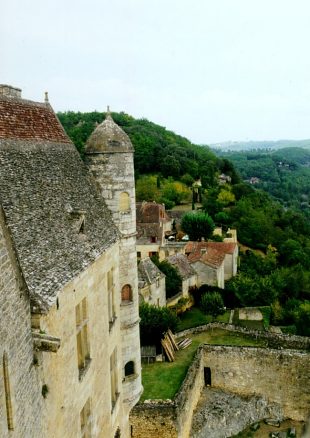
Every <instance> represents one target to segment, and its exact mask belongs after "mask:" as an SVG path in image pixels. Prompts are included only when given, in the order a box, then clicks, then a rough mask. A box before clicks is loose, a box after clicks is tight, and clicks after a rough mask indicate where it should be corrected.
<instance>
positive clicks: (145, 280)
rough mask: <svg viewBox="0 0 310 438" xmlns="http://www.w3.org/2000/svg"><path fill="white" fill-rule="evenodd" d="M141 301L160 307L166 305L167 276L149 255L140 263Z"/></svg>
mask: <svg viewBox="0 0 310 438" xmlns="http://www.w3.org/2000/svg"><path fill="white" fill-rule="evenodd" d="M138 278H139V298H140V302H145V303H148V304H153V305H155V306H158V307H163V306H165V305H166V276H165V274H163V273H162V272H161V271H160V270H159V269H158V268H157V266H156V265H155V263H153V262H152V260H151V259H150V258H149V257H146V258H145V259H143V260H141V261H140V262H139V265H138Z"/></svg>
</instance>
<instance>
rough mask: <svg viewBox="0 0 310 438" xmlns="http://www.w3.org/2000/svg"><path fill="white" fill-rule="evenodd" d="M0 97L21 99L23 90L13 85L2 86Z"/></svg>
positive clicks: (0, 85) (0, 86) (0, 87)
mask: <svg viewBox="0 0 310 438" xmlns="http://www.w3.org/2000/svg"><path fill="white" fill-rule="evenodd" d="M0 96H5V97H10V98H11V99H21V98H22V90H21V89H20V88H16V87H12V86H11V85H5V84H0Z"/></svg>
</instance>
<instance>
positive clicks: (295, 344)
mask: <svg viewBox="0 0 310 438" xmlns="http://www.w3.org/2000/svg"><path fill="white" fill-rule="evenodd" d="M213 328H221V329H224V330H228V331H232V332H237V333H243V334H247V335H250V336H255V338H256V339H262V340H266V341H267V345H266V347H268V348H292V349H295V350H310V338H309V337H306V336H296V335H286V334H283V333H282V334H280V333H271V332H265V331H260V330H251V329H248V328H246V327H240V326H237V325H233V324H225V323H223V322H211V323H210V324H206V325H201V326H198V327H194V328H190V329H187V330H183V331H181V332H178V333H176V335H175V336H176V337H177V338H182V337H183V336H188V335H191V334H195V333H201V332H204V331H208V330H212V329H213Z"/></svg>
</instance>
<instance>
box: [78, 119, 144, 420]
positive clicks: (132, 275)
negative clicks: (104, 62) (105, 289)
mask: <svg viewBox="0 0 310 438" xmlns="http://www.w3.org/2000/svg"><path fill="white" fill-rule="evenodd" d="M85 152H86V164H87V166H88V167H89V169H90V171H91V173H92V175H93V176H94V178H95V179H96V182H97V184H98V186H99V187H100V190H101V194H102V196H103V198H104V199H105V201H106V203H107V206H108V207H109V209H110V211H111V212H112V216H113V219H114V223H115V224H116V225H117V226H118V229H119V231H120V237H121V239H120V252H119V282H120V285H119V292H118V293H119V295H120V296H121V304H120V327H121V335H122V360H123V369H124V370H125V368H126V364H128V363H133V371H134V372H133V373H132V374H130V375H128V376H126V373H125V374H124V378H123V393H124V402H125V403H127V405H128V413H127V417H128V415H129V410H130V409H131V408H132V407H133V406H134V405H135V404H136V403H137V401H138V400H139V397H140V395H141V392H142V385H141V358H140V334H139V296H138V271H137V254H136V209H135V181H134V164H133V146H132V144H131V142H130V139H129V137H128V136H127V135H126V134H125V133H124V131H122V130H121V129H120V128H119V127H118V126H117V125H116V124H115V123H114V121H113V120H112V118H111V116H110V115H109V114H108V116H107V118H106V120H105V121H104V122H103V123H102V124H101V125H99V126H98V127H97V128H96V129H95V131H94V133H93V134H92V135H91V136H90V138H89V140H88V142H87V145H86V150H85ZM124 288H126V289H128V290H129V291H130V292H128V293H129V295H126V294H125V292H124Z"/></svg>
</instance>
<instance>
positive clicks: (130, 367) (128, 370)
mask: <svg viewBox="0 0 310 438" xmlns="http://www.w3.org/2000/svg"><path fill="white" fill-rule="evenodd" d="M135 367H136V366H135V362H134V361H133V360H129V361H128V362H126V364H125V366H124V377H125V380H126V379H128V378H130V377H133V376H135V375H136V373H135Z"/></svg>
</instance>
